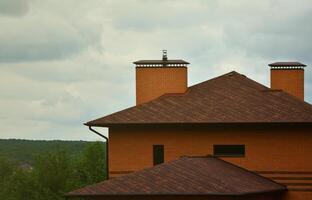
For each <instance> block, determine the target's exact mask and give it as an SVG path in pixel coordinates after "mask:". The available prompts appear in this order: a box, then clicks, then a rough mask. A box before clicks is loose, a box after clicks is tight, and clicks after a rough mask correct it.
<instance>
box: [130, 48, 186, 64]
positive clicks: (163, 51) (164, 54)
mask: <svg viewBox="0 0 312 200" xmlns="http://www.w3.org/2000/svg"><path fill="white" fill-rule="evenodd" d="M162 53H163V54H162V60H138V61H135V62H133V64H135V65H136V66H137V67H186V65H188V64H190V63H188V62H186V61H184V60H168V57H167V50H162Z"/></svg>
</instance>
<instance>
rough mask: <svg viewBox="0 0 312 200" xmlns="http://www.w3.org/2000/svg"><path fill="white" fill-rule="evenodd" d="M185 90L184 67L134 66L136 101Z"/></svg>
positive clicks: (144, 100)
mask: <svg viewBox="0 0 312 200" xmlns="http://www.w3.org/2000/svg"><path fill="white" fill-rule="evenodd" d="M186 90H187V68H186V67H136V103H137V104H141V103H145V102H147V101H150V100H153V99H156V98H157V97H159V96H161V95H163V94H166V93H184V92H185V91H186Z"/></svg>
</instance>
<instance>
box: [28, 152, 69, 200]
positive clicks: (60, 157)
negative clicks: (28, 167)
mask: <svg viewBox="0 0 312 200" xmlns="http://www.w3.org/2000/svg"><path fill="white" fill-rule="evenodd" d="M33 173H34V176H35V179H36V182H37V183H38V189H39V191H40V192H41V194H42V195H44V196H45V198H46V199H47V198H51V199H61V197H62V195H63V194H64V193H65V192H67V191H68V190H69V189H71V188H72V187H71V185H70V184H69V183H70V178H71V167H70V162H69V159H68V156H67V153H66V151H64V150H60V149H57V150H56V151H55V152H52V153H47V154H46V155H43V156H38V157H37V159H36V164H35V167H34V170H33Z"/></svg>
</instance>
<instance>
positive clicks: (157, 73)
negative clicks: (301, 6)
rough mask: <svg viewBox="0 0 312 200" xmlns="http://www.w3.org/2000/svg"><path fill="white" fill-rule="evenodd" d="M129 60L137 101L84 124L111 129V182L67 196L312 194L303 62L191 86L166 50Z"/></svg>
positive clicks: (310, 117)
mask: <svg viewBox="0 0 312 200" xmlns="http://www.w3.org/2000/svg"><path fill="white" fill-rule="evenodd" d="M134 64H135V65H136V69H135V70H136V105H135V106H133V107H131V108H128V109H125V110H122V111H119V112H116V113H113V114H111V115H108V116H105V117H102V118H99V119H96V120H93V121H90V122H87V123H86V124H85V125H87V126H89V128H90V130H93V129H92V127H108V129H109V177H110V180H107V181H104V182H102V183H98V184H95V185H91V186H88V187H86V188H82V189H79V190H76V191H73V192H71V193H68V194H67V197H85V198H86V199H287V200H289V199H291V200H297V199H298V200H299V199H300V200H301V199H312V160H311V155H312V148H311V146H312V135H311V134H312V105H311V104H309V103H307V102H304V67H305V65H304V64H302V63H299V62H277V63H272V64H270V65H269V66H270V71H271V87H270V88H268V87H266V86H264V85H262V84H260V83H258V82H256V81H253V80H251V79H249V78H248V77H246V76H244V75H242V74H240V73H238V72H234V71H233V72H229V73H227V74H224V75H222V76H219V77H216V78H213V79H210V80H207V81H205V82H202V83H199V84H196V85H193V86H190V87H188V86H187V65H188V64H189V63H188V62H186V61H183V60H168V59H167V54H166V52H164V55H163V59H162V60H140V61H137V62H134ZM207 155H210V156H207Z"/></svg>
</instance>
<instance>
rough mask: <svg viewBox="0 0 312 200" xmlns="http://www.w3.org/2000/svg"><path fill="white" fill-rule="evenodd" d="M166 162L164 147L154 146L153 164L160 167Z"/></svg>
mask: <svg viewBox="0 0 312 200" xmlns="http://www.w3.org/2000/svg"><path fill="white" fill-rule="evenodd" d="M163 162H164V145H153V164H154V165H158V164H161V163H163Z"/></svg>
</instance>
